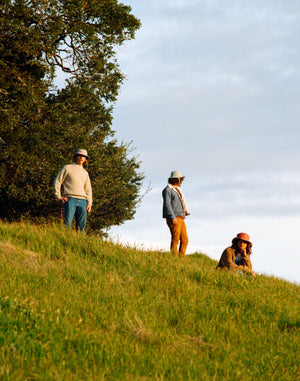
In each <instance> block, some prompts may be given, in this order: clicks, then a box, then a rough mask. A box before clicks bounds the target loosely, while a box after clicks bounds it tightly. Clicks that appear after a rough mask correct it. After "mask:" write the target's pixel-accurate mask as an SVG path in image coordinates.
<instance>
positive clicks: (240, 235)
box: [232, 233, 252, 246]
mask: <svg viewBox="0 0 300 381" xmlns="http://www.w3.org/2000/svg"><path fill="white" fill-rule="evenodd" d="M237 239H240V240H242V241H245V242H249V243H250V244H251V246H252V243H251V242H250V237H249V234H247V233H238V234H237V235H236V237H234V238H233V240H232V243H233V242H234V241H236V240H237Z"/></svg>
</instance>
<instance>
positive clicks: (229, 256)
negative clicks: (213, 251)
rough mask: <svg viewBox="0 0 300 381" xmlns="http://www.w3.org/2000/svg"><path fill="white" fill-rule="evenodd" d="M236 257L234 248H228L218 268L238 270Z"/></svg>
mask: <svg viewBox="0 0 300 381" xmlns="http://www.w3.org/2000/svg"><path fill="white" fill-rule="evenodd" d="M235 257H236V251H235V250H234V249H233V248H232V247H227V249H225V250H224V251H223V253H222V255H221V258H220V260H219V263H218V265H217V268H221V269H222V268H223V269H224V268H227V269H229V270H235V269H238V267H239V266H238V265H236V264H235Z"/></svg>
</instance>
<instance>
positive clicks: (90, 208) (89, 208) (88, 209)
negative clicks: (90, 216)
mask: <svg viewBox="0 0 300 381" xmlns="http://www.w3.org/2000/svg"><path fill="white" fill-rule="evenodd" d="M91 210H92V207H91V205H88V206H87V207H86V211H87V212H88V213H90V211H91Z"/></svg>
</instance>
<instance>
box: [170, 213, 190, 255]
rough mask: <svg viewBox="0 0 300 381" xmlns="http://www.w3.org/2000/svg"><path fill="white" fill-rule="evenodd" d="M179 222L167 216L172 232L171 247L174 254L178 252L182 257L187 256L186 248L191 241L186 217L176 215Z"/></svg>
mask: <svg viewBox="0 0 300 381" xmlns="http://www.w3.org/2000/svg"><path fill="white" fill-rule="evenodd" d="M176 221H177V224H174V223H173V220H170V219H168V218H167V225H168V226H169V229H170V232H171V246H170V249H171V251H172V252H173V253H174V254H178V245H179V255H180V256H181V257H184V256H185V252H186V248H187V245H188V242H189V239H188V235H187V230H186V225H185V222H184V218H180V217H176Z"/></svg>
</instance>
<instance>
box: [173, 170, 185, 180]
mask: <svg viewBox="0 0 300 381" xmlns="http://www.w3.org/2000/svg"><path fill="white" fill-rule="evenodd" d="M184 177H185V176H183V174H182V173H181V172H180V171H172V172H171V175H170V177H169V179H182V178H184Z"/></svg>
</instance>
